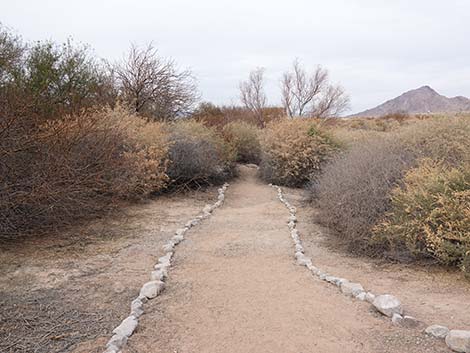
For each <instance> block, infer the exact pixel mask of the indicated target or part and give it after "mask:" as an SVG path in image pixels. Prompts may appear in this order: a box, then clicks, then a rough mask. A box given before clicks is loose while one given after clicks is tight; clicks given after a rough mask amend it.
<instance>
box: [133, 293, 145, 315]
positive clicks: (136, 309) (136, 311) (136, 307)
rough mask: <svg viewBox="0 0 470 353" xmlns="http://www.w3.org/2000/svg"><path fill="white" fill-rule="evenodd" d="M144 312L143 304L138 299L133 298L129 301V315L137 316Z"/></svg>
mask: <svg viewBox="0 0 470 353" xmlns="http://www.w3.org/2000/svg"><path fill="white" fill-rule="evenodd" d="M143 313H144V304H143V303H142V301H141V300H140V299H138V298H137V299H134V300H133V301H132V303H131V315H133V316H134V317H135V318H139V317H140V316H141V315H142V314H143Z"/></svg>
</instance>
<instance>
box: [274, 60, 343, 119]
mask: <svg viewBox="0 0 470 353" xmlns="http://www.w3.org/2000/svg"><path fill="white" fill-rule="evenodd" d="M281 94H282V104H283V106H284V109H285V111H286V114H287V115H288V116H289V117H291V118H293V117H302V116H316V117H328V116H333V115H337V114H340V113H341V112H343V111H344V110H346V109H347V108H348V106H349V98H348V97H347V95H346V94H345V93H344V90H343V89H342V88H341V87H340V86H333V85H331V84H330V83H329V74H328V70H326V69H324V68H322V67H321V66H318V67H317V68H316V69H315V71H314V72H313V73H312V74H308V73H307V72H306V71H305V69H304V68H303V67H302V65H301V64H300V62H299V61H298V60H297V59H296V60H294V63H293V65H292V71H288V72H286V73H284V75H283V78H282V81H281Z"/></svg>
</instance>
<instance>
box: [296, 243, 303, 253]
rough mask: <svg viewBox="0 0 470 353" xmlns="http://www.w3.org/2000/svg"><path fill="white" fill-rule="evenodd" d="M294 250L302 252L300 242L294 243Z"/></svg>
mask: <svg viewBox="0 0 470 353" xmlns="http://www.w3.org/2000/svg"><path fill="white" fill-rule="evenodd" d="M295 251H296V252H302V253H303V252H304V248H303V246H302V245H300V244H295Z"/></svg>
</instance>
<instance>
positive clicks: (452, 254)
mask: <svg viewBox="0 0 470 353" xmlns="http://www.w3.org/2000/svg"><path fill="white" fill-rule="evenodd" d="M373 233H374V237H373V241H376V242H386V244H387V245H388V247H389V248H390V249H392V250H394V251H400V250H401V248H402V247H405V248H406V249H407V250H408V251H409V252H410V253H411V254H413V255H414V256H416V257H432V258H435V259H436V260H437V261H439V262H440V263H443V264H445V265H455V266H459V267H460V268H461V269H462V270H463V271H465V272H466V273H467V274H468V275H469V276H470V267H469V266H470V164H465V165H462V166H460V167H455V168H445V167H444V166H443V165H441V164H438V163H436V162H433V161H432V160H424V161H423V162H421V163H420V165H419V166H418V167H417V168H414V169H411V170H410V171H408V172H407V174H406V175H405V178H404V182H403V186H401V187H397V188H395V189H394V190H393V191H392V193H391V211H390V212H389V213H387V214H386V215H385V217H384V219H383V220H382V221H381V222H380V223H379V224H378V225H377V226H376V227H374V229H373Z"/></svg>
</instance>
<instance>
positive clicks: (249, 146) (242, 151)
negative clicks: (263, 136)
mask: <svg viewBox="0 0 470 353" xmlns="http://www.w3.org/2000/svg"><path fill="white" fill-rule="evenodd" d="M223 133H224V136H225V139H226V140H227V141H228V143H229V144H230V145H231V146H232V148H233V149H234V151H235V153H236V160H237V162H241V163H255V164H258V163H259V162H260V159H261V145H260V142H259V134H260V130H259V128H258V127H256V126H254V125H252V124H250V123H247V122H244V121H235V122H231V123H229V124H227V125H225V127H224V130H223Z"/></svg>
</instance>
